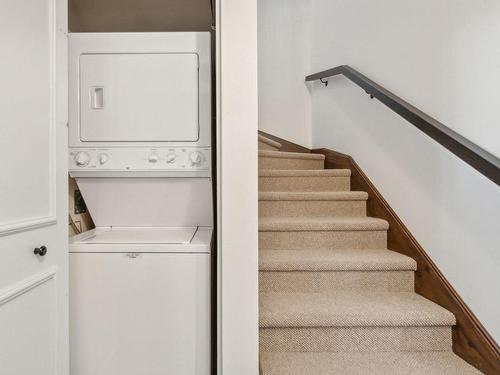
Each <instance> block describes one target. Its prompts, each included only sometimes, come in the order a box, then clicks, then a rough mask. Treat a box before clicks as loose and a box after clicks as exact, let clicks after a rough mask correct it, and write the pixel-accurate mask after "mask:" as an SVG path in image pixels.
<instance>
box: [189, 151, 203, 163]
mask: <svg viewBox="0 0 500 375" xmlns="http://www.w3.org/2000/svg"><path fill="white" fill-rule="evenodd" d="M189 160H191V163H192V164H193V165H198V164H201V162H202V161H203V155H202V154H201V153H199V152H198V151H195V152H192V153H191V155H189Z"/></svg>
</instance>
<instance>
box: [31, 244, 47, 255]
mask: <svg viewBox="0 0 500 375" xmlns="http://www.w3.org/2000/svg"><path fill="white" fill-rule="evenodd" d="M33 254H35V255H40V256H41V257H43V256H45V254H47V247H46V246H40V247H37V248H35V250H33Z"/></svg>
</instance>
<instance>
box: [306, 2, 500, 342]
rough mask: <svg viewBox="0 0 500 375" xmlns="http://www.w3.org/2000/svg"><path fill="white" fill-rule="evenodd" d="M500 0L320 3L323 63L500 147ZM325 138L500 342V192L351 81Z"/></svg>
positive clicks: (334, 83) (318, 128)
mask: <svg viewBox="0 0 500 375" xmlns="http://www.w3.org/2000/svg"><path fill="white" fill-rule="evenodd" d="M499 19H500V2H498V1H497V0H482V1H471V0H469V1H466V0H460V1H457V0H425V1H401V0H385V1H377V2H371V1H362V0H349V1H346V0H313V13H312V20H313V22H312V25H313V26H312V31H311V43H312V51H311V69H312V71H313V72H317V71H320V70H323V69H327V68H331V67H334V66H337V65H341V64H348V65H351V66H352V67H354V68H355V69H357V70H359V71H360V72H362V73H363V74H365V75H367V76H368V77H370V78H371V79H373V80H374V81H376V82H378V83H380V84H382V85H383V86H385V87H386V88H388V89H389V90H391V91H393V92H394V93H395V94H397V95H399V96H401V97H402V98H404V99H405V100H407V101H409V102H410V103H411V104H413V105H415V106H417V107H418V108H420V109H422V110H423V111H424V112H427V113H428V114H429V115H431V116H433V117H435V118H436V119H438V120H439V121H441V122H443V123H444V124H446V125H447V126H449V127H451V128H453V129H454V130H456V131H457V132H459V133H460V134H462V135H464V136H465V137H467V138H469V139H470V140H472V141H473V142H476V143H477V144H478V145H480V146H481V147H483V148H485V149H487V150H488V151H490V152H491V153H493V154H496V155H497V156H499V155H500V126H499V121H498V119H499V118H500V105H498V103H496V102H498V101H499V100H500V94H499V91H498V82H500V43H499V38H500V22H498V20H499ZM312 113H313V142H312V143H313V146H314V147H327V148H331V149H334V150H338V151H341V152H345V153H347V154H350V155H352V156H353V157H354V158H355V160H356V161H357V162H358V163H359V164H360V166H361V167H362V168H363V170H364V171H365V172H366V173H367V175H368V176H369V177H370V179H371V180H372V181H373V182H374V183H375V185H376V186H377V188H378V189H379V190H380V191H381V193H382V194H383V195H384V197H385V198H386V199H387V200H388V202H389V204H390V205H391V206H392V207H393V208H394V209H395V211H396V212H397V214H398V215H399V216H400V217H401V219H402V220H403V222H404V223H405V224H406V225H407V226H408V227H409V229H410V230H411V232H412V233H413V234H414V236H415V237H416V238H417V240H418V241H419V242H420V243H421V244H422V246H423V247H424V249H425V250H426V251H427V252H428V254H429V255H430V257H431V258H432V260H433V261H434V262H435V263H436V264H437V266H438V267H439V269H440V270H441V271H442V272H443V274H444V275H445V277H446V278H447V279H448V280H449V281H450V282H451V284H452V285H453V287H454V288H455V289H456V290H457V291H458V293H459V294H460V295H461V296H462V298H463V299H464V300H465V302H466V303H467V304H468V305H469V307H470V308H471V309H472V311H473V312H474V313H475V314H476V315H477V317H478V318H479V320H480V321H481V322H482V323H483V324H484V326H485V327H486V329H487V330H488V331H489V332H490V334H491V335H492V336H493V337H494V338H495V339H496V340H497V341H500V320H499V319H498V317H499V316H500V282H499V275H500V232H499V229H500V211H499V209H498V208H499V207H500V188H499V187H498V186H496V185H495V184H494V183H492V182H490V181H489V180H487V179H486V178H485V177H483V176H482V175H481V174H479V173H478V172H476V171H475V170H474V169H472V168H471V167H469V166H468V165H466V164H465V163H463V162H462V161H461V160H460V159H458V158H457V157H455V156H454V155H452V154H451V153H450V152H448V151H447V150H445V149H444V148H443V147H441V146H440V145H438V144H437V143H436V142H434V141H432V140H431V139H430V138H429V137H427V136H426V135H424V134H423V133H421V132H420V131H418V130H417V129H416V128H414V127H413V126H412V125H410V124H409V123H407V122H406V121H404V120H403V119H401V118H400V117H398V116H397V115H395V114H394V113H392V112H391V111H390V110H389V109H388V108H387V107H385V106H383V105H382V104H381V103H379V102H378V101H376V100H370V99H369V97H368V96H367V95H366V94H365V93H364V91H363V90H361V89H360V88H358V87H357V86H355V85H354V84H353V83H351V82H349V81H347V80H346V79H344V78H340V77H337V78H335V79H331V80H330V84H329V86H328V87H327V88H324V87H323V86H321V85H320V84H315V85H314V86H313V88H312Z"/></svg>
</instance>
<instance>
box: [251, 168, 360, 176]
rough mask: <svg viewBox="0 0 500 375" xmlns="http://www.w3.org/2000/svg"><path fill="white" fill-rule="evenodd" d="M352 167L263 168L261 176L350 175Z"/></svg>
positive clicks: (260, 171) (260, 172)
mask: <svg viewBox="0 0 500 375" xmlns="http://www.w3.org/2000/svg"><path fill="white" fill-rule="evenodd" d="M350 176H351V170H350V169H261V170H259V177H350Z"/></svg>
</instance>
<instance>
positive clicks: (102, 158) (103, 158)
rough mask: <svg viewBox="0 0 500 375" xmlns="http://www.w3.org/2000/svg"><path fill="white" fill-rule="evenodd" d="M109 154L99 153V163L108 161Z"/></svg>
mask: <svg viewBox="0 0 500 375" xmlns="http://www.w3.org/2000/svg"><path fill="white" fill-rule="evenodd" d="M108 159H109V156H108V154H99V164H101V165H102V164H104V163H106V162H107V161H108Z"/></svg>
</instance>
